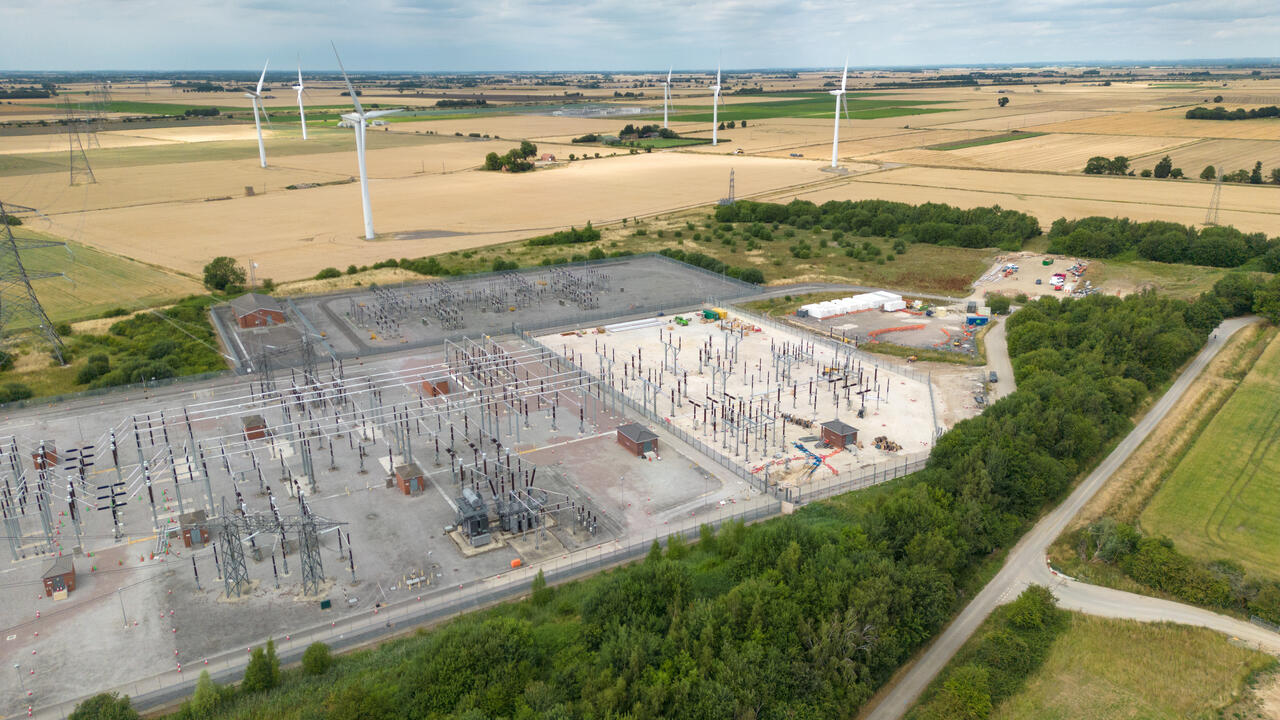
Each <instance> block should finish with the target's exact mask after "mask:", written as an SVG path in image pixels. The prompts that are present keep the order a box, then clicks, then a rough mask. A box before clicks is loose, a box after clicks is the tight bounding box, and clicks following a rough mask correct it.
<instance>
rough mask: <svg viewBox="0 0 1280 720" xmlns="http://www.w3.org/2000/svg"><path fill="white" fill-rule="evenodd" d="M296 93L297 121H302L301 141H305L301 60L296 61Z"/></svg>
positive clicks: (305, 127)
mask: <svg viewBox="0 0 1280 720" xmlns="http://www.w3.org/2000/svg"><path fill="white" fill-rule="evenodd" d="M293 89H294V90H297V91H298V119H299V120H301V121H302V139H303V140H306V139H307V112H306V110H304V109H303V107H302V91H303V90H305V89H306V88H304V87H303V86H302V60H298V84H297V85H294V86H293Z"/></svg>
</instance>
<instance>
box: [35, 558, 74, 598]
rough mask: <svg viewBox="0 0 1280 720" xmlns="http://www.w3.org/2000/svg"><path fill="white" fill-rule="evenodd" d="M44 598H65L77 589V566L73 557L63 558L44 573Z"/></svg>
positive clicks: (54, 562)
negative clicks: (72, 559)
mask: <svg viewBox="0 0 1280 720" xmlns="http://www.w3.org/2000/svg"><path fill="white" fill-rule="evenodd" d="M43 578H44V596H45V597H56V598H63V597H66V596H67V594H69V593H71V592H72V591H73V590H75V589H76V566H75V564H73V563H72V562H71V556H69V555H67V556H63V557H59V558H58V559H56V560H54V561H53V564H52V565H50V566H49V569H48V570H45V571H44V576H43Z"/></svg>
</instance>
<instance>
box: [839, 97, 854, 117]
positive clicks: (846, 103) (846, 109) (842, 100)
mask: <svg viewBox="0 0 1280 720" xmlns="http://www.w3.org/2000/svg"><path fill="white" fill-rule="evenodd" d="M840 104H841V105H843V106H844V119H845V120H849V121H850V122H852V121H853V118H850V117H849V96H848V95H841V96H840Z"/></svg>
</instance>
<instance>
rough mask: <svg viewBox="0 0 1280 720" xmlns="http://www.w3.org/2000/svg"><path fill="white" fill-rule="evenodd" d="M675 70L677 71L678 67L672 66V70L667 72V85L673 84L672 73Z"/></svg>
mask: <svg viewBox="0 0 1280 720" xmlns="http://www.w3.org/2000/svg"><path fill="white" fill-rule="evenodd" d="M675 69H676V66H675V65H672V66H671V68H670V69H668V70H667V84H668V85H670V84H671V72H672V71H673V70H675Z"/></svg>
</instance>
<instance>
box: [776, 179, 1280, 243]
mask: <svg viewBox="0 0 1280 720" xmlns="http://www.w3.org/2000/svg"><path fill="white" fill-rule="evenodd" d="M1212 191H1213V186H1212V184H1211V183H1204V182H1199V181H1170V180H1148V179H1142V178H1107V177H1091V176H1084V175H1080V176H1071V175H1045V174H1039V173H1018V172H990V171H982V170H959V169H948V168H897V169H893V170H886V171H884V172H878V173H869V174H866V175H861V176H858V177H856V178H850V179H849V180H848V181H846V182H844V183H840V184H835V185H830V186H825V187H823V188H821V189H819V190H814V191H810V192H804V191H799V192H795V193H780V194H777V195H774V196H773V197H775V198H777V199H778V200H779V201H782V202H786V201H790V200H791V199H792V198H793V197H799V198H800V199H803V200H812V201H813V202H817V203H822V202H826V201H827V200H863V199H873V198H874V199H881V200H894V201H897V202H907V203H915V204H918V203H921V202H943V203H949V204H952V205H957V206H959V207H980V206H987V205H999V206H1000V207H1003V208H1009V209H1012V210H1021V211H1022V212H1026V213H1029V214H1031V215H1034V216H1035V217H1037V218H1039V219H1040V221H1041V224H1042V225H1043V226H1044V227H1046V228H1047V227H1048V226H1049V224H1050V223H1052V222H1053V221H1054V220H1055V219H1057V218H1060V217H1068V218H1076V217H1086V216H1090V215H1102V216H1106V217H1127V218H1132V219H1134V220H1169V221H1172V222H1179V223H1184V224H1188V225H1191V224H1196V225H1198V224H1200V223H1203V222H1204V213H1205V208H1206V207H1207V206H1208V204H1209V196H1210V194H1211V193H1212ZM1221 208H1222V211H1221V214H1220V217H1219V222H1221V223H1222V224H1224V225H1234V226H1236V227H1238V228H1240V229H1241V230H1244V231H1246V232H1265V233H1267V234H1268V235H1280V188H1276V187H1275V186H1271V187H1267V186H1253V185H1227V186H1224V187H1223V189H1222V203H1221Z"/></svg>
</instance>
